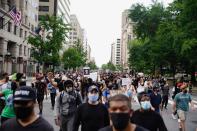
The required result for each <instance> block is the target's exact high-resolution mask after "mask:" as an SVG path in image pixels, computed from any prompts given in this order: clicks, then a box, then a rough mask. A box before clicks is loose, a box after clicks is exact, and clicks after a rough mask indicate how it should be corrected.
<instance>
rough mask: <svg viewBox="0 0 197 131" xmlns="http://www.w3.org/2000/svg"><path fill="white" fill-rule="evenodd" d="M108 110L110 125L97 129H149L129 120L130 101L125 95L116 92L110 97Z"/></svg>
mask: <svg viewBox="0 0 197 131" xmlns="http://www.w3.org/2000/svg"><path fill="white" fill-rule="evenodd" d="M108 110H109V116H110V118H111V122H112V125H111V126H107V127H104V128H102V129H100V130H99V131H149V130H147V129H144V128H143V127H140V126H138V125H136V124H133V123H131V122H130V121H129V119H130V116H131V114H132V110H131V101H130V100H129V98H128V97H127V96H126V95H123V94H117V95H115V96H112V97H110V99H109V109H108Z"/></svg>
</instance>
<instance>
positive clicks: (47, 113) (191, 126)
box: [43, 96, 197, 131]
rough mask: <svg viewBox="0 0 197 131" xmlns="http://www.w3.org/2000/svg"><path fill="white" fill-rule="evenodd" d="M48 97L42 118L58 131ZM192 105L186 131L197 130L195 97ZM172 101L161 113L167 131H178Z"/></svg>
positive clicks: (196, 101)
mask: <svg viewBox="0 0 197 131" xmlns="http://www.w3.org/2000/svg"><path fill="white" fill-rule="evenodd" d="M49 98H50V97H48V99H47V100H46V99H45V100H44V109H43V117H44V118H45V119H47V121H48V122H49V123H50V124H52V125H53V127H54V129H55V131H59V128H58V127H57V126H55V123H54V112H53V111H52V110H51V105H50V99H49ZM193 99H194V103H195V107H196V110H195V111H189V113H188V116H187V121H186V127H187V129H188V131H195V129H196V128H197V115H196V114H197V96H194V97H193ZM171 104H172V100H170V101H169V105H168V110H164V111H162V116H163V119H164V121H165V124H166V126H167V128H168V131H178V122H177V120H173V119H172V117H171V114H172V111H171V109H172V106H171ZM132 106H133V108H135V109H136V108H138V107H139V106H138V105H137V103H132Z"/></svg>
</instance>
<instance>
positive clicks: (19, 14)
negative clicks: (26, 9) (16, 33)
mask: <svg viewBox="0 0 197 131" xmlns="http://www.w3.org/2000/svg"><path fill="white" fill-rule="evenodd" d="M21 20H22V17H21V11H18V12H17V13H16V17H15V19H14V24H15V25H17V26H21V22H22V21H21Z"/></svg>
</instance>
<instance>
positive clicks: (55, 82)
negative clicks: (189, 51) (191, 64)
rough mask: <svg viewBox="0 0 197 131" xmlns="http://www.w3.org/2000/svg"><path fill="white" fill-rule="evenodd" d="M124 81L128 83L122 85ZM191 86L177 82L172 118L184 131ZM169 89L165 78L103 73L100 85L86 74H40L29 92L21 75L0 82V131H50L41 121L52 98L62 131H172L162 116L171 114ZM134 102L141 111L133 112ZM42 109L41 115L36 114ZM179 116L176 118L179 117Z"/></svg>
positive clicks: (6, 75) (7, 76) (4, 76)
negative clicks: (46, 104)
mask: <svg viewBox="0 0 197 131" xmlns="http://www.w3.org/2000/svg"><path fill="white" fill-rule="evenodd" d="M123 79H127V81H129V83H128V82H127V83H128V84H123ZM190 86H191V85H190V82H187V81H184V80H181V81H177V83H176V84H175V87H174V89H173V95H172V98H173V100H174V104H173V111H172V117H173V118H174V119H178V122H179V128H180V130H181V131H186V128H185V120H186V115H187V112H188V110H189V103H191V107H192V109H193V110H194V105H193V103H192V98H191V94H190V93H189V92H190V90H191V87H190ZM170 88H171V87H170V86H169V84H168V81H167V80H166V79H165V78H162V77H157V78H152V77H144V75H138V74H136V75H131V74H129V73H100V74H99V75H98V77H97V80H95V81H93V80H92V79H91V78H88V77H85V76H84V75H83V73H81V72H74V73H73V72H57V73H53V72H48V73H47V74H42V73H37V74H36V75H35V79H33V80H32V84H31V86H27V85H26V82H25V81H24V80H23V74H22V73H15V74H13V75H11V76H9V75H8V74H7V73H4V74H3V75H2V79H1V80H0V113H1V128H0V129H1V131H13V130H20V131H23V130H29V131H34V130H47V131H53V130H54V129H53V127H52V126H51V125H50V124H49V123H48V122H47V121H46V120H45V119H44V118H43V117H42V114H43V108H44V107H43V101H44V98H46V99H48V96H49V95H50V101H51V109H47V110H53V112H54V122H55V124H56V125H57V126H59V127H60V131H78V130H79V127H80V126H81V128H80V129H81V131H167V128H166V125H165V123H164V121H163V118H162V115H161V112H162V111H163V110H166V109H168V99H169V97H170ZM132 102H136V103H139V106H140V109H138V110H133V107H132ZM36 104H38V107H39V114H36V112H35V111H34V108H35V106H36ZM175 115H177V118H176V116H175Z"/></svg>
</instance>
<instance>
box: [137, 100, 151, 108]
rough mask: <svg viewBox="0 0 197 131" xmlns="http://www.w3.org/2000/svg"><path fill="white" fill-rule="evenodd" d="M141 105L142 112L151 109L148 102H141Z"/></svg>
mask: <svg viewBox="0 0 197 131" xmlns="http://www.w3.org/2000/svg"><path fill="white" fill-rule="evenodd" d="M140 103H141V107H142V109H143V110H148V109H150V108H151V103H150V101H142V102H140Z"/></svg>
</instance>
